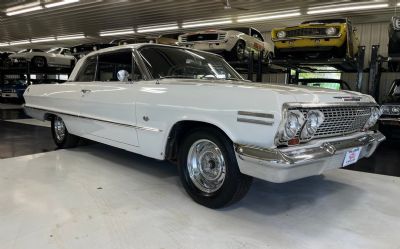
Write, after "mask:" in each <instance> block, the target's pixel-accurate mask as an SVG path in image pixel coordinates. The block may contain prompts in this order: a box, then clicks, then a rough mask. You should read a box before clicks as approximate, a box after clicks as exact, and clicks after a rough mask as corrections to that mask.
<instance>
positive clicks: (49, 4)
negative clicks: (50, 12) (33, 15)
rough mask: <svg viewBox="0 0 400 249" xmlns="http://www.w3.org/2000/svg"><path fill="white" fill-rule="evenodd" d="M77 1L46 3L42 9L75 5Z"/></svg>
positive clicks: (65, 0) (66, 0) (67, 0)
mask: <svg viewBox="0 0 400 249" xmlns="http://www.w3.org/2000/svg"><path fill="white" fill-rule="evenodd" d="M77 2H79V0H64V1H61V2H55V3H48V4H46V5H45V6H44V7H45V8H53V7H58V6H62V5H66V4H71V3H77Z"/></svg>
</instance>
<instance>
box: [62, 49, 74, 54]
mask: <svg viewBox="0 0 400 249" xmlns="http://www.w3.org/2000/svg"><path fill="white" fill-rule="evenodd" d="M61 54H63V55H72V54H71V50H69V49H68V48H64V49H63V50H62V52H61Z"/></svg>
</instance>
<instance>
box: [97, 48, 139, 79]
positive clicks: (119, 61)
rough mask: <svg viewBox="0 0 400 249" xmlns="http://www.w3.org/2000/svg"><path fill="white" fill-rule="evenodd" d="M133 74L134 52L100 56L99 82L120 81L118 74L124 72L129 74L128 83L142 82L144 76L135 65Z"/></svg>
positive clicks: (118, 52) (119, 52) (126, 51)
mask: <svg viewBox="0 0 400 249" xmlns="http://www.w3.org/2000/svg"><path fill="white" fill-rule="evenodd" d="M134 68H135V69H134V73H133V74H132V50H125V51H117V52H112V53H105V54H102V55H99V64H98V69H97V79H96V80H97V81H120V80H119V79H118V72H120V71H121V70H124V71H126V72H127V73H128V75H127V76H128V78H127V80H128V81H132V80H134V81H136V80H141V79H142V75H141V73H140V72H139V69H138V67H137V66H136V64H135V67H134Z"/></svg>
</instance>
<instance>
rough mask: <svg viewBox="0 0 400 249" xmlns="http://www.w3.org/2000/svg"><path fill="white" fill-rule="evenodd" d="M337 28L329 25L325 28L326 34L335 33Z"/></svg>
mask: <svg viewBox="0 0 400 249" xmlns="http://www.w3.org/2000/svg"><path fill="white" fill-rule="evenodd" d="M336 32H337V29H336V28H334V27H329V28H327V29H326V30H325V33H326V35H336Z"/></svg>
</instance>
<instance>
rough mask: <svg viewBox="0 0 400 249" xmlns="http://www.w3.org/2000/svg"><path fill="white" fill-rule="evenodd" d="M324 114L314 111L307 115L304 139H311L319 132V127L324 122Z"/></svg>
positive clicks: (302, 131)
mask: <svg viewBox="0 0 400 249" xmlns="http://www.w3.org/2000/svg"><path fill="white" fill-rule="evenodd" d="M324 119H325V117H324V114H323V113H322V112H320V111H318V110H312V111H309V112H308V113H307V120H306V123H305V125H304V127H303V129H302V130H301V138H302V139H310V138H311V137H312V136H314V134H315V132H317V129H318V127H319V126H320V125H321V124H322V122H324Z"/></svg>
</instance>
